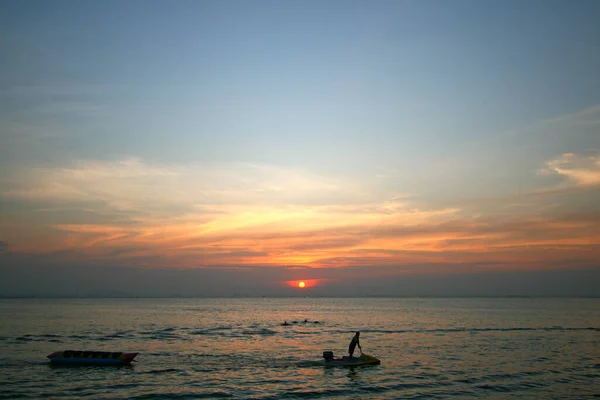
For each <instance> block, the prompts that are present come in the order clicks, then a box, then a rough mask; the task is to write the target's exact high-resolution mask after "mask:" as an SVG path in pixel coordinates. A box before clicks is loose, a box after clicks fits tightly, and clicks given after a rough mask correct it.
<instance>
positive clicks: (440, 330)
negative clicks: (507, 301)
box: [336, 326, 600, 333]
mask: <svg viewBox="0 0 600 400" xmlns="http://www.w3.org/2000/svg"><path fill="white" fill-rule="evenodd" d="M587 330H595V331H600V328H568V327H561V326H552V327H539V328H536V327H531V328H530V327H514V328H438V329H400V330H387V329H363V332H369V333H461V332H465V333H469V332H520V331H542V332H552V331H560V332H574V331H587ZM336 333H347V331H346V330H339V331H337V332H336Z"/></svg>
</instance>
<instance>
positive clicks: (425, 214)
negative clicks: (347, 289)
mask: <svg viewBox="0 0 600 400" xmlns="http://www.w3.org/2000/svg"><path fill="white" fill-rule="evenodd" d="M3 9H4V12H3V13H2V14H1V15H0V52H1V54H2V57H1V61H0V66H1V69H2V71H3V73H2V74H1V75H0V167H1V168H2V171H3V173H2V177H1V178H0V205H2V208H1V209H0V213H1V214H2V216H3V218H2V219H3V220H4V222H3V223H0V241H2V243H5V244H6V243H7V244H8V245H7V246H6V247H7V248H8V250H5V251H4V252H5V253H6V251H10V252H11V253H14V254H19V255H21V256H23V257H25V256H26V255H32V254H35V255H36V256H37V257H40V259H41V258H43V257H47V256H48V255H49V254H52V255H53V256H54V255H61V254H63V255H64V254H66V253H68V254H71V256H69V257H70V258H69V259H70V260H72V262H74V263H80V264H86V263H90V262H92V261H94V262H97V261H98V260H101V263H105V264H106V265H107V266H119V265H124V264H128V262H129V261H131V259H132V258H127V259H126V260H124V259H122V258H121V257H122V254H124V253H127V252H134V253H135V254H136V255H135V256H131V257H134V258H135V259H136V260H138V261H139V263H140V267H144V266H146V264H150V265H151V266H152V267H155V268H157V267H164V268H169V267H170V266H171V265H178V266H185V267H186V268H197V267H202V266H203V265H204V266H205V265H207V263H208V264H210V265H211V266H218V265H238V264H242V265H252V266H256V267H262V266H264V265H269V266H274V267H277V266H281V265H284V264H293V265H301V266H302V267H308V268H309V269H308V271H311V268H312V269H314V270H315V271H313V272H312V274H313V275H315V276H312V275H311V276H307V277H306V278H305V279H313V278H314V279H320V278H319V276H318V275H319V274H318V273H317V272H316V269H318V268H319V267H332V266H334V267H336V268H345V267H348V266H352V265H355V266H360V267H361V268H367V269H366V271H368V268H369V266H373V265H375V266H381V265H390V266H394V267H397V268H404V267H405V266H406V265H409V264H410V265H413V266H414V265H421V264H423V263H431V262H434V263H439V264H440V265H441V264H444V262H446V261H448V262H451V263H452V262H458V261H460V262H465V263H466V262H468V263H473V265H483V264H485V262H488V261H490V260H493V261H494V262H501V263H503V264H502V265H504V266H505V267H506V268H513V269H515V268H516V269H518V268H522V267H523V265H524V264H527V263H537V264H539V265H538V266H536V268H538V269H539V268H542V269H544V268H550V267H549V265H550V264H552V262H551V261H552V258H551V257H550V256H547V257H548V259H547V258H546V257H545V256H542V255H541V254H549V253H548V252H550V253H552V252H554V251H556V252H558V253H557V254H559V255H556V256H555V257H556V259H560V260H561V263H562V262H563V261H565V260H567V261H568V260H569V256H568V252H571V253H572V254H574V253H575V254H577V256H575V255H574V256H572V257H573V260H574V261H573V263H574V264H573V265H575V264H577V265H579V264H578V263H580V262H581V260H587V261H585V263H584V264H585V265H586V267H590V266H594V265H595V268H597V267H598V265H597V263H596V264H594V263H593V259H594V258H595V257H597V256H598V255H599V253H598V251H599V250H598V247H597V244H596V243H597V239H598V238H600V226H599V222H598V217H599V216H600V209H599V208H598V206H597V204H599V203H598V202H597V200H598V199H599V197H600V195H599V190H598V188H599V186H600V178H599V176H600V161H598V160H600V158H599V157H600V153H599V151H600V73H598V71H600V24H598V23H597V15H599V14H600V3H598V2H597V1H578V2H566V1H526V2H523V1H503V2H478V1H453V2H442V1H419V2H416V1H373V2H371V1H369V2H367V1H327V2H321V1H301V2H300V1H285V2H283V1H252V2H243V1H176V2H167V1H103V2H92V1H53V2H44V1H8V2H5V3H4V4H3ZM512 222H515V223H517V222H519V223H523V224H524V227H523V232H525V233H524V234H523V235H517V234H516V233H515V232H516V231H515V230H511V229H512V228H511V229H508V228H507V226H508V225H510V224H511V223H512ZM584 222H585V224H587V225H585V229H584V227H583V225H581V224H583V223H584ZM453 224H454V225H453ZM540 224H541V225H540ZM544 224H545V225H544ZM449 225H452V226H461V227H462V228H460V229H453V230H450V231H448V230H447V227H448V226H449ZM483 225H485V226H487V227H488V228H486V229H487V230H486V229H483V228H481V226H483ZM511 226H512V225H511ZM557 226H559V228H557ZM382 227H383V228H382ZM549 227H553V228H549ZM569 227H570V228H569ZM388 228H389V229H388ZM392 228H393V229H392ZM381 229H383V230H386V229H387V230H392V231H394V232H396V234H398V232H400V231H402V232H404V233H403V234H402V235H400V236H393V237H391V238H390V237H389V234H387V235H388V236H386V237H388V239H385V240H384V239H382V238H381V237H380V235H379V233H373V232H379V230H381ZM553 229H559V230H558V231H554V230H553ZM157 231H160V232H161V235H162V236H161V239H158V238H156V237H155V236H153V235H155V234H156V232H157ZM283 231H285V232H288V231H289V232H288V233H287V234H289V236H285V235H286V234H283V233H282V235H283V237H286V238H287V239H286V240H285V241H277V240H276V239H275V237H276V236H271V233H272V232H283ZM423 231H426V232H429V233H430V234H431V235H433V236H430V237H429V236H428V237H425V236H426V235H425V236H424V234H423V233H422V232H423ZM492 231H493V232H496V233H494V235H496V236H493V235H492V236H493V237H492V236H490V235H491V234H490V233H489V232H492ZM539 231H544V232H547V233H548V237H546V238H544V239H542V238H539V237H538V236H536V235H538V233H539ZM257 232H258V233H260V234H261V235H263V236H260V237H256V236H255V235H256V234H257ZM323 232H328V233H327V235H328V236H327V235H326V236H324V237H322V238H321V239H316V238H318V237H321V236H319V235H321V234H323ZM332 232H334V233H332ZM339 232H352V234H349V233H344V234H342V233H339ZM406 232H412V233H410V234H409V233H406ZM441 232H444V233H443V234H442V233H441ZM551 232H554V233H551ZM371 234H373V235H374V237H377V238H379V239H377V240H375V239H373V240H371V239H369V240H366V239H364V237H365V236H368V235H371ZM264 235H266V236H264ZM336 235H337V236H336ZM347 235H350V236H347ZM411 235H412V236H411ZM453 235H454V236H456V237H454V236H453ZM486 235H487V236H486ZM498 235H499V236H498ZM226 236H230V237H233V238H234V239H232V240H233V242H227V243H225V242H223V240H225V239H223V238H224V237H226ZM267 236H268V237H267ZM383 236H385V235H383ZM407 236H410V237H411V238H412V239H411V240H410V241H403V240H404V239H402V238H406V237H407ZM442 236H443V238H442ZM299 237H300V238H302V237H304V238H305V239H298V238H299ZM307 237H308V238H313V239H312V242H311V241H309V242H306V240H307V239H306V238H307ZM534 237H535V238H537V239H535V240H534V239H532V238H534ZM282 240H283V239H282ZM455 240H458V241H460V242H461V243H462V244H463V245H464V248H462V249H460V250H457V249H456V248H455V247H454V246H453V245H452V244H451V243H455V242H454V241H455ZM531 240H534V242H535V243H533V244H532V243H530V241H531ZM297 241H298V242H297ZM323 241H324V242H325V243H330V244H331V247H330V248H329V250H331V252H328V251H327V249H326V250H317V248H316V245H317V244H318V243H317V242H323ZM495 241H498V243H496V242H495ZM467 242H468V243H470V244H469V245H468V246H467V244H466V243H467ZM41 243H43V244H44V245H43V246H41V245H40V244H41ZM494 243H496V244H494ZM518 243H521V244H518ZM527 243H529V244H527ZM421 245H422V246H421ZM470 246H474V247H470ZM523 246H530V248H531V249H534V250H531V252H530V253H527V252H526V251H524V250H523ZM569 246H574V247H569ZM306 249H309V250H306ZM501 249H512V250H510V251H512V252H511V253H510V254H504V253H502V252H503V251H505V250H501ZM457 251H463V252H464V254H463V253H460V256H459V255H457V254H458V253H457ZM544 251H546V253H544ZM65 252H66V253H65ZM414 252H417V253H418V255H417V256H415V253H414ZM579 252H581V253H579ZM467 253H468V254H467ZM14 254H13V256H14ZM475 254H479V255H481V257H480V258H478V257H474V255H475ZM552 254H554V253H552ZM13 256H11V257H13ZM57 257H58V256H57ZM136 257H137V258H136ZM415 257H416V258H415ZM456 257H458V259H456ZM519 257H522V258H519ZM12 259H13V258H11V260H12ZM149 259H152V260H153V261H151V262H150V261H148V260H149ZM596 259H597V258H596ZM140 260H141V261H140ZM198 260H205V261H198ZM444 260H446V261H444ZM98 262H99V261H98ZM537 264H536V265H537ZM427 265H429V264H427ZM436 265H437V264H436ZM453 265H454V264H453ZM540 265H541V266H540ZM561 265H563V264H561ZM544 266H545V267H544ZM413 269H414V271H416V272H418V271H420V272H423V271H424V270H426V271H429V270H430V269H429V267H424V268H421V269H419V268H416V267H415V268H413ZM403 270H404V269H403ZM444 270H445V269H444ZM111 271H112V269H111ZM416 272H415V273H416ZM457 272H460V271H458V270H457ZM463 272H464V271H463ZM365 273H368V272H365ZM309 275H310V274H309ZM382 284H383V282H382Z"/></svg>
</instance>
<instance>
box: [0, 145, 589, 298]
mask: <svg viewBox="0 0 600 400" xmlns="http://www.w3.org/2000/svg"><path fill="white" fill-rule="evenodd" d="M545 171H546V173H552V174H558V175H561V176H563V177H565V178H566V179H567V180H569V181H570V182H573V184H574V185H581V186H589V185H596V184H597V183H600V161H599V158H598V157H597V156H595V155H594V156H585V157H584V156H581V155H577V154H563V155H562V156H560V157H558V158H556V159H554V160H551V161H548V162H547V163H546V169H545ZM17 175H18V176H19V179H18V180H16V181H14V182H13V184H12V186H11V187H10V189H9V190H7V191H5V193H4V196H5V197H7V198H10V199H14V200H19V201H33V200H34V199H35V201H37V202H40V201H48V202H52V203H53V204H62V207H64V208H65V209H67V210H75V212H77V213H81V217H80V218H79V219H80V220H81V221H85V219H86V218H88V217H89V218H91V217H93V218H95V219H96V221H95V222H94V223H85V222H81V223H75V222H70V223H69V222H65V221H61V220H56V222H53V221H52V220H49V221H48V222H45V223H44V224H43V225H41V226H40V227H39V229H40V232H42V231H43V232H46V234H45V235H46V236H44V237H42V236H39V237H38V236H36V235H35V234H34V232H33V230H34V228H33V226H34V224H33V222H29V223H30V224H31V226H32V228H31V230H32V233H31V236H30V237H31V240H29V241H24V240H22V238H23V236H22V235H21V236H13V237H11V236H10V233H11V232H16V233H15V235H16V234H17V233H18V229H16V227H18V226H20V227H21V229H22V226H23V223H22V221H20V220H19V219H18V216H17V217H14V216H13V217H14V218H12V217H11V218H12V219H6V220H5V221H3V222H2V224H3V226H4V229H5V230H6V232H8V237H6V238H4V240H6V241H9V242H15V245H14V246H11V248H14V249H17V250H18V251H22V252H32V253H39V252H60V251H63V250H72V251H77V252H79V253H80V254H81V255H82V256H86V255H87V256H89V257H91V258H94V259H97V258H103V259H123V260H131V259H134V258H143V260H144V261H143V262H145V263H147V264H148V265H151V266H159V265H162V264H163V263H165V262H168V263H169V265H177V266H179V267H188V268H193V267H198V266H206V265H247V266H251V265H262V266H285V265H288V266H290V265H292V266H293V265H297V266H299V265H302V266H311V267H316V268H318V267H344V266H352V265H410V264H414V263H432V262H466V261H469V262H472V261H473V260H477V259H479V260H485V261H489V260H494V259H497V260H503V261H506V260H512V261H514V262H518V260H519V259H522V260H524V259H526V258H527V257H526V256H525V255H524V249H528V250H527V251H528V252H529V253H528V254H529V255H531V254H534V255H535V256H533V258H535V257H538V258H541V259H543V258H544V255H543V254H542V253H541V252H540V251H541V250H543V249H555V250H556V249H560V248H565V246H570V249H571V250H572V249H573V248H576V249H583V248H586V246H593V245H594V243H598V242H599V239H600V227H599V226H598V223H597V222H595V220H594V219H593V218H592V219H591V220H590V219H585V218H584V219H582V220H569V219H557V218H556V217H552V215H551V214H549V213H545V214H544V213H541V211H540V210H544V209H545V208H544V207H538V208H537V209H534V208H532V207H520V208H515V207H513V208H512V211H511V214H503V213H499V214H498V215H496V214H494V212H493V210H492V211H489V210H488V211H487V212H483V211H482V209H480V208H477V203H476V202H471V203H470V204H469V205H468V206H464V207H460V206H458V205H454V206H447V205H443V204H442V205H440V206H437V207H436V206H433V205H427V204H421V203H419V202H418V201H417V200H414V199H412V198H411V197H410V196H408V195H399V194H398V190H397V188H396V187H393V188H389V189H386V188H385V187H381V188H379V189H378V190H372V189H373V187H372V186H369V185H370V183H369V182H359V181H349V180H346V179H342V178H340V179H335V178H334V177H321V176H317V175H314V174H305V173H303V172H301V171H294V170H286V169H277V168H274V167H265V166H248V165H244V167H243V168H242V167H240V166H239V165H232V166H229V167H227V166H220V167H218V168H214V169H211V168H209V167H200V166H175V165H149V164H146V163H144V162H143V161H141V160H139V159H126V160H121V161H114V162H110V161H104V162H100V161H95V162H82V163H79V164H77V165H75V166H74V167H73V168H56V169H52V168H45V169H28V170H23V171H20V172H19V174H17ZM474 204H475V206H474ZM550 209H552V208H550ZM532 210H533V211H532ZM15 215H16V214H15ZM71 219H72V220H76V219H77V218H71ZM13 227H14V228H15V229H14V230H13V229H12V228H13ZM49 236H50V237H51V240H48V237H49ZM43 238H46V239H43ZM538 250H540V251H538ZM528 257H529V256H528ZM529 258H531V257H529ZM316 282H317V281H316V280H307V279H305V280H304V283H305V287H307V288H309V287H311V286H314V285H315V284H316ZM293 285H294V286H295V287H299V286H298V285H299V282H298V281H294V282H293Z"/></svg>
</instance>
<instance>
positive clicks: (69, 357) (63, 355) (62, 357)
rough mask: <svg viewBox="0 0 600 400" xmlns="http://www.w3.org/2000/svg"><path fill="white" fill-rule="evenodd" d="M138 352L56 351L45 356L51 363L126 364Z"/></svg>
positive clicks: (129, 362)
mask: <svg viewBox="0 0 600 400" xmlns="http://www.w3.org/2000/svg"><path fill="white" fill-rule="evenodd" d="M137 355H138V353H123V352H120V351H117V352H112V351H74V350H65V351H56V352H54V353H52V354H50V355H48V356H47V357H48V358H49V359H50V362H51V363H52V364H86V365H127V364H131V362H132V361H133V359H134V358H135V357H136V356H137Z"/></svg>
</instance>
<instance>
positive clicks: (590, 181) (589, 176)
mask: <svg viewBox="0 0 600 400" xmlns="http://www.w3.org/2000/svg"><path fill="white" fill-rule="evenodd" d="M540 173H542V174H556V175H560V176H562V177H564V178H566V181H567V182H566V184H567V185H570V186H572V185H575V186H596V185H600V152H597V153H596V154H592V155H587V156H584V155H578V154H573V153H565V154H563V155H561V156H560V157H557V158H555V159H553V160H550V161H548V162H547V163H546V166H545V168H544V169H542V170H541V171H540Z"/></svg>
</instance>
